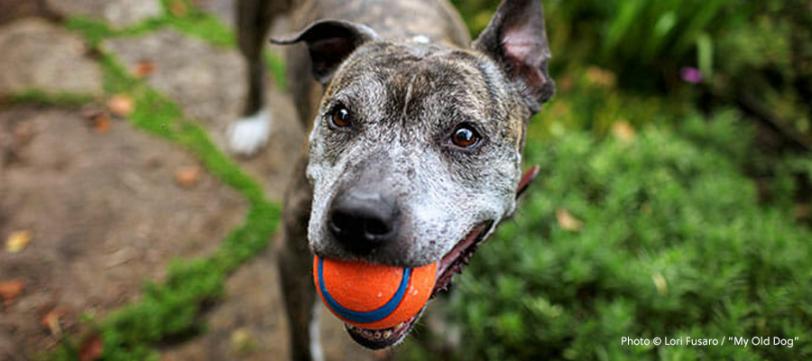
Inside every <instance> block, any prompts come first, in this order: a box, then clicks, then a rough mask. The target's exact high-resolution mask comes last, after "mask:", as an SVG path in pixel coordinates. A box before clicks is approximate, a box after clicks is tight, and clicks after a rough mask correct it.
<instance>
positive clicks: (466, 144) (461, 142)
mask: <svg viewBox="0 0 812 361" xmlns="http://www.w3.org/2000/svg"><path fill="white" fill-rule="evenodd" d="M480 139H482V137H481V136H480V135H479V133H477V131H476V129H474V127H472V126H471V125H470V124H460V125H458V126H457V127H456V128H454V131H453V132H452V133H451V143H454V145H456V146H458V147H460V148H470V147H473V146H475V145H477V144H478V143H479V140H480Z"/></svg>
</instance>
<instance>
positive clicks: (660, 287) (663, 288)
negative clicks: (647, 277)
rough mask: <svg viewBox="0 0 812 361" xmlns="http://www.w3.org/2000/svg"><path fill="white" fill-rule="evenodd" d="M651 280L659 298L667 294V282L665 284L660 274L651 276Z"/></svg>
mask: <svg viewBox="0 0 812 361" xmlns="http://www.w3.org/2000/svg"><path fill="white" fill-rule="evenodd" d="M651 280H652V281H654V287H655V288H657V293H659V294H660V295H661V296H665V295H666V294H668V282H666V280H665V277H663V275H662V274H660V273H659V272H657V273H655V274H653V275H651Z"/></svg>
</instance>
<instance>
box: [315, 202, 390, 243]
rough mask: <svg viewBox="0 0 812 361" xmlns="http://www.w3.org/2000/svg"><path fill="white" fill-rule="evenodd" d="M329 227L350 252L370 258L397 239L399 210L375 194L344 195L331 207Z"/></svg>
mask: <svg viewBox="0 0 812 361" xmlns="http://www.w3.org/2000/svg"><path fill="white" fill-rule="evenodd" d="M328 227H329V228H330V232H331V233H332V234H333V237H335V239H336V240H337V241H338V242H339V243H341V244H342V245H343V246H344V247H345V248H346V249H347V250H348V251H350V252H352V253H355V254H358V255H366V254H369V253H370V252H372V251H373V250H375V249H377V248H380V247H383V246H385V245H386V244H387V243H389V242H390V241H393V240H394V239H395V238H396V237H397V233H398V232H397V231H398V208H397V206H396V204H395V202H394V201H393V200H391V199H387V197H384V196H381V195H380V194H377V193H372V192H342V193H339V195H338V196H337V198H336V199H335V200H333V204H332V206H331V207H330V214H329V221H328Z"/></svg>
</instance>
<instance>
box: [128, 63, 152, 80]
mask: <svg viewBox="0 0 812 361" xmlns="http://www.w3.org/2000/svg"><path fill="white" fill-rule="evenodd" d="M154 72H155V62H153V61H152V60H141V61H139V62H138V64H135V71H133V73H135V76H137V77H139V78H144V77H147V76H150V75H152V73H154Z"/></svg>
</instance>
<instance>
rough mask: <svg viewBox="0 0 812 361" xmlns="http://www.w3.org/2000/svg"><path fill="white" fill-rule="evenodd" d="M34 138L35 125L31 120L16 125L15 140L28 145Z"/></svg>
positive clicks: (17, 142)
mask: <svg viewBox="0 0 812 361" xmlns="http://www.w3.org/2000/svg"><path fill="white" fill-rule="evenodd" d="M32 138H34V125H33V124H31V122H27V121H26V122H20V123H18V124H17V125H16V126H15V127H14V142H15V143H16V144H19V145H26V144H28V142H30V141H31V139H32Z"/></svg>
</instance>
